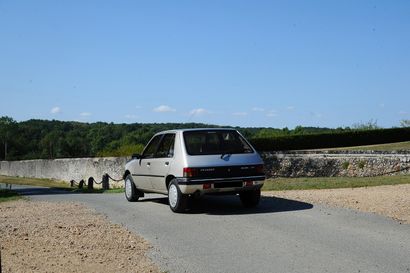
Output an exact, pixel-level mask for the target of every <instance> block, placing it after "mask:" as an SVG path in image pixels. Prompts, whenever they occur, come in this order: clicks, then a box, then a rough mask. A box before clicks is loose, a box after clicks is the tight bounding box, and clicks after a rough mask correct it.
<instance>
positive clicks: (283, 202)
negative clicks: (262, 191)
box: [139, 195, 313, 215]
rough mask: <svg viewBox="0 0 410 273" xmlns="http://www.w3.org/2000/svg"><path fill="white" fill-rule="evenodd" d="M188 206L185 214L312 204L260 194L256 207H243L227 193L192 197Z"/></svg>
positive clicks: (279, 209) (253, 211)
mask: <svg viewBox="0 0 410 273" xmlns="http://www.w3.org/2000/svg"><path fill="white" fill-rule="evenodd" d="M139 202H156V203H159V204H163V205H166V206H168V199H167V198H166V197H159V198H158V197H157V198H144V199H142V200H140V201H139ZM188 207H189V209H188V210H187V211H186V212H185V213H186V214H210V215H241V214H261V213H276V212H286V211H298V210H307V209H311V208H313V205H312V204H310V203H306V202H301V201H296V200H291V199H285V198H279V197H269V196H262V197H261V201H260V203H259V205H258V206H257V207H254V208H245V207H244V206H243V205H242V203H241V201H240V200H239V196H234V195H232V196H231V195H229V196H203V197H201V198H198V199H194V198H192V199H190V200H189V206H188Z"/></svg>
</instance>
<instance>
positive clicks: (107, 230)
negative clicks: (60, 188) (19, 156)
mask: <svg viewBox="0 0 410 273" xmlns="http://www.w3.org/2000/svg"><path fill="white" fill-rule="evenodd" d="M0 244H1V262H2V268H3V272H159V269H158V268H157V266H156V265H154V264H153V263H152V262H151V260H150V259H149V258H147V257H146V256H145V253H146V251H147V250H148V249H149V248H150V246H149V244H148V243H147V242H146V241H145V240H144V239H143V238H141V237H138V236H136V235H134V234H132V233H131V232H129V231H127V230H126V229H125V228H123V227H122V226H120V225H115V224H112V223H110V222H109V221H108V220H106V219H105V218H104V217H103V216H102V215H99V214H97V213H96V212H95V211H93V210H91V209H88V208H86V207H85V206H83V205H81V204H77V203H52V202H37V201H27V200H19V201H11V202H5V203H0Z"/></svg>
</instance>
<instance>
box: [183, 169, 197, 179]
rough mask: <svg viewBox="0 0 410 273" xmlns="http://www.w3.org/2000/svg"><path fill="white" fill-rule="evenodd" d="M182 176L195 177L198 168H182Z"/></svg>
mask: <svg viewBox="0 0 410 273" xmlns="http://www.w3.org/2000/svg"><path fill="white" fill-rule="evenodd" d="M183 173H184V177H195V176H198V173H199V171H198V169H196V168H184V169H183Z"/></svg>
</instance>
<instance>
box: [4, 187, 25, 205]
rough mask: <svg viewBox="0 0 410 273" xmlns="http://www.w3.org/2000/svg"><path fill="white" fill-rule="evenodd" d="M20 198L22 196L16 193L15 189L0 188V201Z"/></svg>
mask: <svg viewBox="0 0 410 273" xmlns="http://www.w3.org/2000/svg"><path fill="white" fill-rule="evenodd" d="M20 198H22V197H21V196H20V195H18V193H17V192H15V191H11V190H7V189H0V203H1V202H6V201H12V200H17V199H20Z"/></svg>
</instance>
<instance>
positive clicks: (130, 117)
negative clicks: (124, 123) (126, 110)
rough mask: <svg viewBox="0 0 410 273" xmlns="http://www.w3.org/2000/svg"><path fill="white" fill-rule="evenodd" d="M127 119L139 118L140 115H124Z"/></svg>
mask: <svg viewBox="0 0 410 273" xmlns="http://www.w3.org/2000/svg"><path fill="white" fill-rule="evenodd" d="M124 117H125V118H126V119H137V118H138V116H137V115H133V114H127V115H125V116H124Z"/></svg>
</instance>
